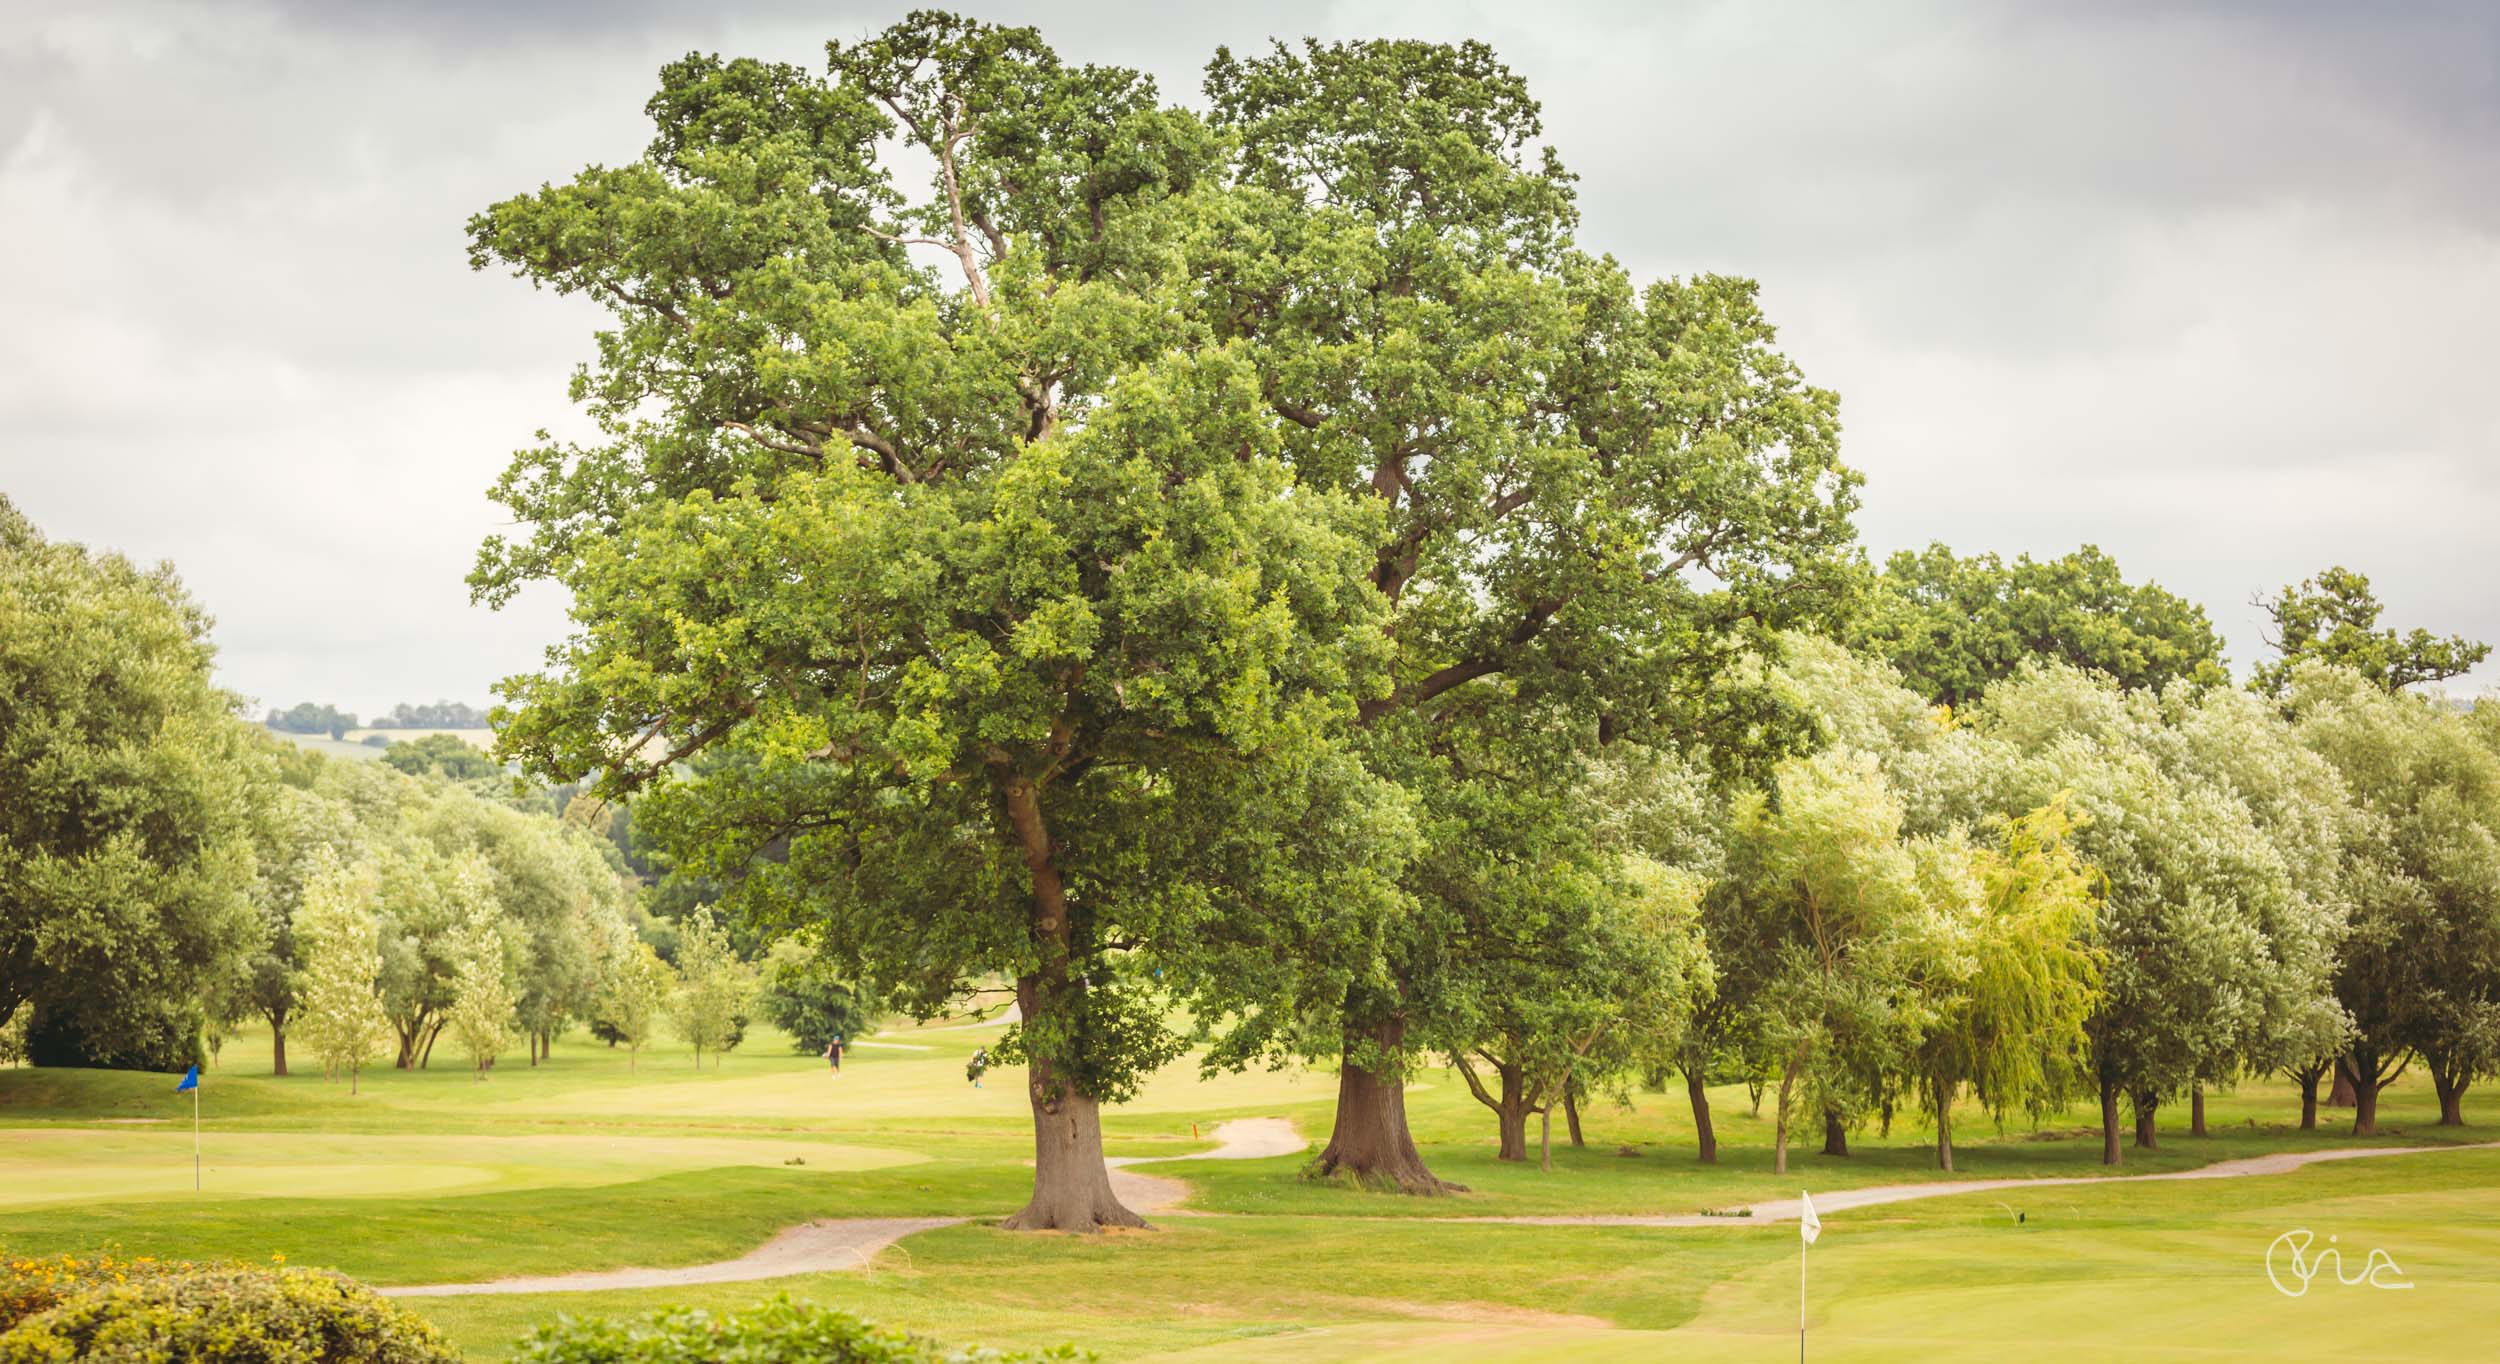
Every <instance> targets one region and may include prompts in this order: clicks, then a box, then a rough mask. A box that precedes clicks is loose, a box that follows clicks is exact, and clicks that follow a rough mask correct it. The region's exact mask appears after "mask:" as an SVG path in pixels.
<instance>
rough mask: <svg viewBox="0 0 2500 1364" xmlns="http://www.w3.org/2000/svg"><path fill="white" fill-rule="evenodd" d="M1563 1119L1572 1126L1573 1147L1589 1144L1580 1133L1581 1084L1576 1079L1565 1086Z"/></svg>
mask: <svg viewBox="0 0 2500 1364" xmlns="http://www.w3.org/2000/svg"><path fill="white" fill-rule="evenodd" d="M1563 1121H1564V1122H1565V1123H1567V1124H1569V1126H1570V1129H1571V1145H1572V1146H1573V1148H1574V1149H1577V1148H1580V1147H1584V1146H1587V1145H1588V1142H1587V1141H1586V1140H1585V1139H1583V1138H1582V1137H1581V1135H1580V1086H1579V1084H1578V1082H1576V1081H1575V1082H1573V1083H1571V1084H1569V1085H1566V1086H1564V1087H1563Z"/></svg>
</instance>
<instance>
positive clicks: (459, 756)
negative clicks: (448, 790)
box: [382, 734, 503, 781]
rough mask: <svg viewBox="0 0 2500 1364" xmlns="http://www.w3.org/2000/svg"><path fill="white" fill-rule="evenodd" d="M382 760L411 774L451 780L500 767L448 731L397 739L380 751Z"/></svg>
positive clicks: (485, 774) (490, 772)
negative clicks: (384, 750) (414, 737)
mask: <svg viewBox="0 0 2500 1364" xmlns="http://www.w3.org/2000/svg"><path fill="white" fill-rule="evenodd" d="M382 761H384V762H386V763H389V764H390V765H391V766H393V767H396V768H398V769H399V770H400V771H402V772H405V773H407V774H408V775H409V776H412V777H423V776H429V775H430V776H439V777H448V778H450V779H451V780H453V781H475V780H477V779H478V778H480V777H491V776H494V775H495V774H496V773H498V772H501V771H502V770H503V769H502V768H501V767H500V766H498V765H496V762H495V760H494V759H493V758H491V757H489V756H488V755H487V754H486V753H484V752H483V751H481V750H479V749H478V748H476V747H475V746H473V745H471V744H468V743H466V742H463V741H462V740H461V739H460V738H458V737H457V736H455V735H450V734H428V735H426V736H425V737H423V738H420V739H402V740H399V741H398V742H396V743H394V744H392V745H391V746H390V748H389V750H388V751H386V752H385V753H383V755H382Z"/></svg>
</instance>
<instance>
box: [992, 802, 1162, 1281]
mask: <svg viewBox="0 0 2500 1364" xmlns="http://www.w3.org/2000/svg"><path fill="white" fill-rule="evenodd" d="M1001 794H1002V795H1003V796H1004V797H1005V799H1006V806H1007V820H1008V824H1009V826H1010V827H1011V828H1012V829H1013V830H1014V831H1015V836H1016V842H1017V845H1018V847H1019V849H1020V850H1021V851H1022V852H1023V854H1024V864H1025V869H1026V871H1027V872H1028V873H1030V875H1031V877H1032V882H1033V907H1032V922H1031V932H1032V935H1033V945H1034V947H1035V948H1036V949H1037V951H1038V954H1039V956H1040V962H1039V963H1038V965H1037V967H1036V969H1035V970H1034V971H1032V972H1030V973H1028V974H1025V975H1022V976H1019V977H1017V978H1016V1003H1017V1005H1018V1006H1019V1007H1020V1008H1021V1010H1022V1012H1023V1017H1024V1018H1025V1020H1026V1021H1027V1023H1028V1024H1030V1025H1038V1029H1039V1030H1040V1031H1042V1032H1044V1033H1045V1034H1047V1032H1048V1031H1049V1026H1050V1022H1052V1021H1055V1020H1056V1019H1057V1018H1058V1016H1059V1015H1060V1013H1061V1011H1063V1010H1066V1009H1070V1008H1072V1007H1074V1006H1077V1005H1078V1004H1080V1003H1081V1001H1080V1000H1079V999H1078V998H1077V996H1078V995H1079V994H1080V993H1081V992H1082V991H1083V990H1084V988H1085V987H1084V984H1083V982H1082V981H1081V980H1078V979H1076V978H1074V976H1073V974H1072V973H1071V971H1070V970H1069V960H1070V957H1071V955H1072V948H1073V943H1074V937H1075V935H1074V930H1073V929H1072V927H1071V925H1070V924H1069V922H1068V897H1067V888H1066V885H1065V883H1064V882H1063V881H1062V880H1061V878H1060V874H1059V864H1058V848H1057V846H1056V845H1055V844H1054V843H1053V842H1052V840H1051V836H1050V829H1049V826H1048V825H1047V824H1046V823H1045V822H1044V821H1043V818H1042V801H1041V790H1040V788H1039V787H1037V786H1035V785H1034V784H1033V782H1032V781H1031V779H1029V778H1027V777H1025V776H1023V775H1021V774H1015V775H1012V776H1009V777H1008V778H1007V779H1006V780H1005V781H1004V782H1003V783H1002V791H1001ZM1025 1089H1026V1094H1025V1097H1026V1098H1027V1099H1028V1100H1029V1101H1030V1102H1031V1104H1032V1106H1033V1200H1032V1201H1031V1202H1029V1203H1027V1204H1025V1205H1024V1208H1023V1210H1022V1211H1020V1212H1018V1213H1016V1214H1015V1215H1014V1216H1012V1217H1009V1218H1008V1219H1007V1220H1006V1221H1005V1222H1003V1223H1001V1224H1000V1225H1002V1226H1004V1227H1006V1228H1007V1229H1008V1230H1009V1231H1075V1232H1094V1231H1100V1230H1102V1229H1103V1228H1105V1227H1142V1226H1145V1225H1146V1219H1145V1218H1143V1217H1140V1216H1138V1215H1137V1214H1136V1213H1134V1212H1131V1211H1129V1209H1128V1208H1126V1207H1125V1206H1123V1205H1122V1204H1121V1202H1120V1199H1119V1196H1118V1195H1117V1194H1114V1193H1113V1192H1112V1191H1111V1171H1110V1169H1109V1168H1108V1167H1107V1166H1105V1165H1104V1164H1103V1163H1102V1108H1101V1105H1100V1104H1098V1103H1097V1102H1096V1101H1095V1099H1094V1097H1093V1096H1092V1095H1089V1094H1085V1093H1083V1092H1081V1091H1080V1090H1078V1088H1077V1087H1076V1086H1075V1085H1074V1084H1073V1083H1070V1082H1069V1080H1068V1079H1067V1078H1065V1077H1063V1076H1061V1075H1060V1074H1059V1069H1058V1065H1057V1063H1056V1062H1055V1061H1054V1060H1053V1059H1052V1058H1050V1057H1048V1056H1045V1055H1030V1056H1028V1057H1027V1058H1026V1060H1025Z"/></svg>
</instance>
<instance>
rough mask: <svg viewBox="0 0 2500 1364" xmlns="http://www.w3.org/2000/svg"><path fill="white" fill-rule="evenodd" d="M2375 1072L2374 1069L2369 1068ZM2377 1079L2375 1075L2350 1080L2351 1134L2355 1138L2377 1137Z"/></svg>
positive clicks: (2364, 1075) (2359, 1076) (2355, 1076)
mask: <svg viewBox="0 0 2500 1364" xmlns="http://www.w3.org/2000/svg"><path fill="white" fill-rule="evenodd" d="M2371 1069H2372V1071H2373V1072H2374V1071H2375V1067H2373V1068H2371ZM2378 1091H2379V1079H2378V1076H2377V1075H2376V1074H2375V1073H2370V1074H2355V1075H2354V1076H2353V1080H2352V1134H2353V1135H2354V1136H2356V1137H2375V1136H2377V1135H2378Z"/></svg>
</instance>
